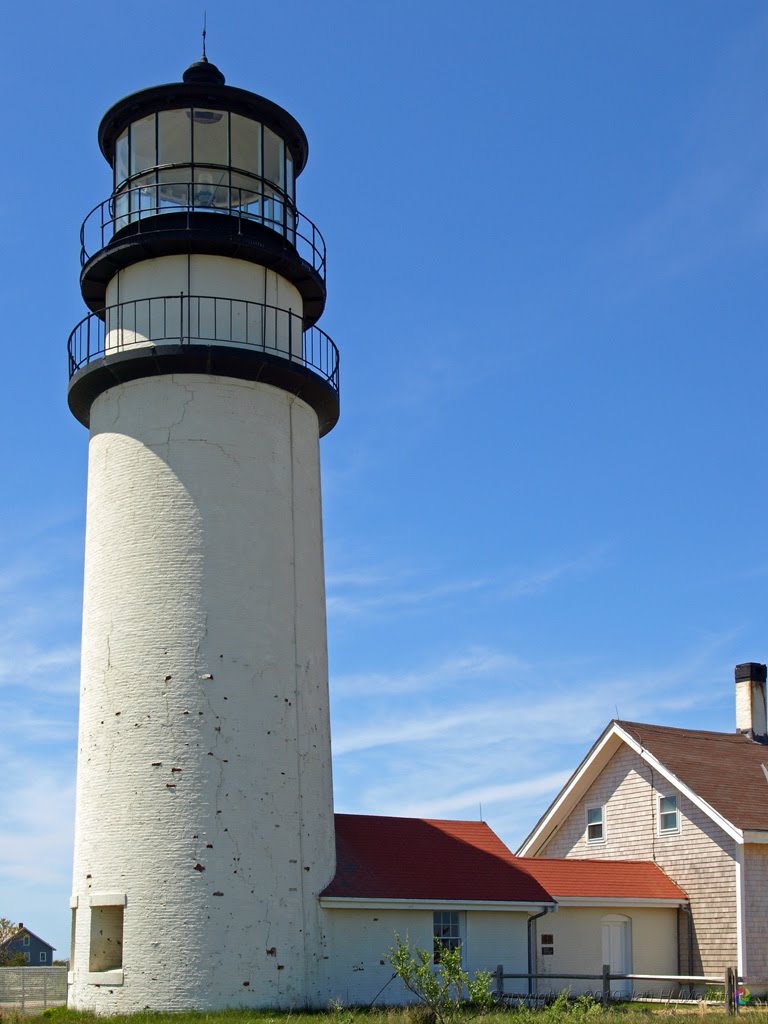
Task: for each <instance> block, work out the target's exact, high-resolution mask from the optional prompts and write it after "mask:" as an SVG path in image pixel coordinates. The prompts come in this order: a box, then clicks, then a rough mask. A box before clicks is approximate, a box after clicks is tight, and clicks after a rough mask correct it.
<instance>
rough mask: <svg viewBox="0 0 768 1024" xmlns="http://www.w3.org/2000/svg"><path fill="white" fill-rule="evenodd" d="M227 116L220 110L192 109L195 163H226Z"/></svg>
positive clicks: (227, 157) (227, 156)
mask: <svg viewBox="0 0 768 1024" xmlns="http://www.w3.org/2000/svg"><path fill="white" fill-rule="evenodd" d="M228 128H229V118H228V116H227V114H226V113H225V112H224V111H221V110H201V109H199V108H197V109H195V110H193V111H192V133H193V134H192V148H193V151H194V152H193V160H194V162H195V163H196V164H228V163H229V146H228V139H227V135H228Z"/></svg>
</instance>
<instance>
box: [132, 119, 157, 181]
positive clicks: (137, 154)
mask: <svg viewBox="0 0 768 1024" xmlns="http://www.w3.org/2000/svg"><path fill="white" fill-rule="evenodd" d="M155 163H156V160H155V115H154V114H149V115H148V116H147V117H142V118H141V120H140V121H134V122H133V124H132V125H131V174H136V173H137V172H138V171H144V170H146V169H147V168H148V167H154V166H155Z"/></svg>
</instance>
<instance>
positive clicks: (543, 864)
mask: <svg viewBox="0 0 768 1024" xmlns="http://www.w3.org/2000/svg"><path fill="white" fill-rule="evenodd" d="M519 863H520V864H522V865H524V866H525V868H526V870H527V871H530V873H531V874H532V875H533V876H534V878H536V879H538V881H539V882H541V884H542V885H543V886H544V888H545V889H547V890H548V891H549V892H551V893H552V895H553V896H554V897H555V899H562V898H564V897H568V896H578V897H598V898H608V897H611V898H614V899H620V900H631V899H641V900H674V902H675V903H676V904H677V903H680V901H681V900H687V899H688V896H687V895H686V893H685V892H684V891H683V890H682V889H681V888H680V886H679V885H676V884H675V883H674V882H673V881H672V879H671V878H670V877H669V875H667V874H665V873H664V872H663V871H662V870H661V868H660V867H659V866H658V864H654V863H653V862H652V861H647V860H579V859H576V858H558V857H521V858H519Z"/></svg>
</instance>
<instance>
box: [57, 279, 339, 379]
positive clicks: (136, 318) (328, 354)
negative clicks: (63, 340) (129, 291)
mask: <svg viewBox="0 0 768 1024" xmlns="http://www.w3.org/2000/svg"><path fill="white" fill-rule="evenodd" d="M154 345H223V346H234V347H238V348H251V349H255V350H258V351H260V352H264V353H266V354H267V355H270V356H273V357H276V358H278V359H284V360H286V361H287V362H290V363H296V364H298V365H300V366H303V367H305V368H306V369H308V370H311V371H312V372H313V373H316V374H317V375H318V376H320V377H322V378H323V379H324V380H325V381H326V382H327V383H328V384H330V385H331V387H332V388H333V389H334V390H335V391H336V392H338V390H339V350H338V349H337V348H336V346H335V345H334V343H333V341H332V340H331V339H330V338H329V337H328V335H327V334H326V333H325V331H321V330H320V328H319V327H310V328H308V329H306V330H305V329H304V326H303V319H302V317H301V315H300V314H298V313H294V312H292V310H290V309H282V308H280V307H279V306H271V305H268V304H267V303H264V302H248V301H246V300H245V299H224V298H219V297H217V296H213V295H185V294H183V293H181V294H179V295H160V296H156V297H152V298H145V299H134V300H132V301H129V302H120V303H118V304H117V305H114V306H107V307H106V308H105V309H101V310H99V311H98V312H97V313H90V314H89V315H88V316H86V317H83V319H82V320H81V321H80V323H79V324H78V325H77V327H75V329H74V330H73V331H72V333H71V334H70V336H69V342H68V345H67V352H68V356H69V376H70V377H72V376H74V374H75V373H77V371H78V370H80V369H82V367H84V366H87V365H88V363H91V362H93V361H94V360H96V359H102V358H104V356H111V355H117V354H118V353H122V352H128V351H130V350H132V349H141V348H147V347H151V346H154Z"/></svg>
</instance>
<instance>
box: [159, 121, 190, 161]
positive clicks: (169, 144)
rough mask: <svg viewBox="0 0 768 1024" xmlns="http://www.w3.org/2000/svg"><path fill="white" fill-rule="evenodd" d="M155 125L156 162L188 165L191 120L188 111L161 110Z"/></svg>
mask: <svg viewBox="0 0 768 1024" xmlns="http://www.w3.org/2000/svg"><path fill="white" fill-rule="evenodd" d="M158 118H159V120H158V123H157V135H158V139H157V148H158V154H157V162H158V163H159V164H188V163H190V162H191V160H192V120H191V118H190V112H189V110H161V111H160V113H159V114H158Z"/></svg>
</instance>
